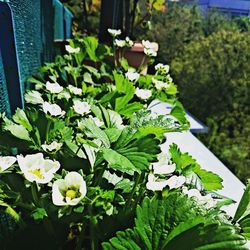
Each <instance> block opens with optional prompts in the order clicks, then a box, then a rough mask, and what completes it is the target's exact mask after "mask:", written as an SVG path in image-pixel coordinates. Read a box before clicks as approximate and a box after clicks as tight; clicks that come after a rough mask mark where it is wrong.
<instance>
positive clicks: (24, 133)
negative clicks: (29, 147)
mask: <svg viewBox="0 0 250 250" xmlns="http://www.w3.org/2000/svg"><path fill="white" fill-rule="evenodd" d="M4 129H5V130H7V131H10V133H11V134H12V135H14V136H15V137H17V138H19V139H22V140H25V141H31V138H30V135H29V132H28V130H27V129H26V128H25V127H23V126H22V125H17V124H15V123H8V124H6V125H5V126H4Z"/></svg>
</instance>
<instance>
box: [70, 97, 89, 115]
mask: <svg viewBox="0 0 250 250" xmlns="http://www.w3.org/2000/svg"><path fill="white" fill-rule="evenodd" d="M73 103H74V105H73V109H74V111H75V112H76V113H77V114H80V115H84V114H88V113H89V112H90V110H91V106H90V105H89V104H88V103H87V102H82V101H80V100H73Z"/></svg>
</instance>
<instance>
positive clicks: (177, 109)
mask: <svg viewBox="0 0 250 250" xmlns="http://www.w3.org/2000/svg"><path fill="white" fill-rule="evenodd" d="M170 115H172V116H174V117H175V118H176V119H177V120H178V121H179V122H180V123H181V124H187V126H189V122H188V120H187V118H186V113H185V110H184V108H183V106H182V104H181V103H180V102H176V104H175V106H174V107H173V108H172V110H171V112H170Z"/></svg>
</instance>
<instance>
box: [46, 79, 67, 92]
mask: <svg viewBox="0 0 250 250" xmlns="http://www.w3.org/2000/svg"><path fill="white" fill-rule="evenodd" d="M46 89H47V90H48V91H49V92H50V93H52V94H59V93H60V92H62V91H63V87H62V86H60V85H59V84H58V83H57V82H49V81H48V82H46Z"/></svg>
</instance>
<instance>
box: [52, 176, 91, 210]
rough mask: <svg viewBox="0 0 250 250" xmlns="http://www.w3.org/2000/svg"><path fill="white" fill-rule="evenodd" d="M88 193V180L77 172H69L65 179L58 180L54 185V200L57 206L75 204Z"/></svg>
mask: <svg viewBox="0 0 250 250" xmlns="http://www.w3.org/2000/svg"><path fill="white" fill-rule="evenodd" d="M86 193H87V186H86V182H85V181H84V179H83V177H82V176H81V175H80V174H78V173H77V172H70V173H68V174H67V175H66V176H65V178H64V179H59V180H56V181H55V182H54V183H53V185H52V201H53V203H54V205H56V206H67V205H69V206H75V205H77V204H78V203H79V202H80V201H81V200H82V199H83V198H84V197H85V195H86Z"/></svg>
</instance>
